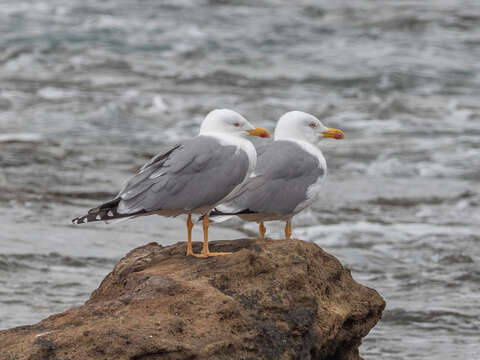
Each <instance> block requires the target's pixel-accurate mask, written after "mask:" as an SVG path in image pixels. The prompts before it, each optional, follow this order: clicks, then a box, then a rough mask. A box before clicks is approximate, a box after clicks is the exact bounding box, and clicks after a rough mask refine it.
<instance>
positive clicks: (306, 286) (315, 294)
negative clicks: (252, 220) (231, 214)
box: [0, 239, 385, 360]
mask: <svg viewBox="0 0 480 360" xmlns="http://www.w3.org/2000/svg"><path fill="white" fill-rule="evenodd" d="M194 249H195V251H197V252H199V251H200V244H194ZM210 249H211V251H233V252H234V254H232V255H228V256H219V257H212V258H208V259H197V258H193V257H185V256H184V253H185V243H179V244H176V245H173V246H169V247H162V246H160V245H158V244H156V243H150V244H148V245H145V246H142V247H139V248H137V249H135V250H133V251H131V252H130V253H129V254H127V256H125V257H124V258H123V259H122V260H120V262H119V263H118V264H117V265H116V266H115V268H114V269H113V271H112V272H111V273H110V274H108V275H107V277H106V278H105V279H104V280H103V281H102V283H101V285H100V287H99V288H98V289H97V290H95V291H94V292H93V294H92V295H91V297H90V299H89V300H88V301H87V302H86V303H85V305H83V306H80V307H76V308H73V309H70V310H68V311H65V312H64V313H61V314H58V315H53V316H50V317H49V318H47V319H45V320H43V321H41V322H39V323H37V324H35V325H31V326H22V327H17V328H13V329H9V330H5V331H0V359H2V360H20V359H29V360H41V359H42V360H43V359H52V360H53V359H58V360H60V359H65V360H67V359H68V360H86V359H115V360H122V359H129V360H140V359H141V360H156V359H345V360H353V359H360V356H359V353H358V346H359V345H360V343H361V339H362V338H363V337H364V336H365V335H367V334H368V332H369V331H370V329H371V328H372V327H373V326H374V325H375V324H376V323H377V322H378V320H379V319H380V317H381V314H382V311H383V308H384V307H385V302H384V301H383V299H382V298H381V297H380V296H379V295H378V293H377V292H376V291H375V290H373V289H369V288H367V287H364V286H362V285H360V284H358V283H357V282H355V281H354V280H353V279H352V277H351V275H350V272H349V270H347V269H346V268H344V267H343V266H342V265H341V264H340V262H339V261H338V260H337V259H336V258H334V257H333V256H331V255H329V254H327V253H326V252H324V251H323V250H322V249H321V248H319V247H318V246H317V245H315V244H313V243H309V242H304V241H300V240H289V241H287V240H270V239H266V240H254V239H241V240H235V241H217V242H212V243H211V245H210Z"/></svg>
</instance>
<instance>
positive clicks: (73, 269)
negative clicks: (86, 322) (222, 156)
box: [0, 0, 480, 360]
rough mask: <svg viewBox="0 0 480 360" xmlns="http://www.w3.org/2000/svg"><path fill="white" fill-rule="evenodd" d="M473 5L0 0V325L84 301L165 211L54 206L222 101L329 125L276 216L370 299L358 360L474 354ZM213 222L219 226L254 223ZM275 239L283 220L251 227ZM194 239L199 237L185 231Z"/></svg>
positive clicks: (183, 133) (476, 43) (478, 166)
mask: <svg viewBox="0 0 480 360" xmlns="http://www.w3.org/2000/svg"><path fill="white" fill-rule="evenodd" d="M479 58H480V2H478V1H475V0H471V1H450V0H437V1H428V2H424V1H420V0H418V1H409V0H407V1H393V0H391V1H385V0H357V1H350V2H349V1H326V0H324V1H296V2H288V1H274V0H271V1H269V0H262V1H256V2H249V1H228V0H225V1H221V0H218V1H201V0H171V1H154V0H144V1H124V0H115V1H113V0H105V1H101V2H99V1H92V0H82V1H80V0H70V1H60V0H49V1H34V2H32V1H26V0H15V1H13V0H3V1H1V2H0V167H1V171H0V222H1V226H0V328H1V329H3V328H8V327H13V326H18V325H23V324H28V323H33V322H36V321H39V320H40V319H42V318H44V317H45V316H47V315H50V314H52V313H55V312H60V311H63V310H66V309H67V308H69V307H71V306H74V305H79V304H81V303H83V301H85V300H86V299H87V298H88V296H89V294H90V292H91V291H93V290H94V289H95V288H96V287H97V286H98V284H99V282H100V281H101V279H102V278H103V277H104V276H105V275H106V274H107V272H108V271H109V270H110V269H111V268H112V266H113V265H114V263H115V262H116V261H117V260H118V259H119V258H120V257H121V256H123V255H124V254H125V253H126V252H128V251H129V250H130V249H132V248H133V247H136V246H139V245H142V244H145V243H147V242H150V241H157V242H159V243H161V244H170V243H174V242H177V241H184V240H185V236H186V234H185V226H184V219H183V218H177V219H165V218H161V217H148V218H142V219H136V220H134V221H126V222H123V223H120V224H118V225H115V226H112V225H104V224H89V225H88V226H73V225H71V224H70V219H71V218H72V217H74V216H77V215H81V214H82V213H83V212H84V211H85V210H86V209H88V208H90V207H92V206H94V205H96V204H97V203H98V202H99V201H102V200H105V199H108V198H109V197H110V196H112V195H113V194H114V193H116V191H117V190H118V189H119V187H120V186H121V185H122V183H123V181H124V180H125V179H126V178H127V177H129V176H130V175H132V174H133V173H134V171H136V170H137V169H138V168H139V167H140V166H141V165H142V164H143V163H144V162H145V161H146V160H147V159H148V158H149V157H150V156H152V155H154V154H155V153H157V152H159V151H161V150H163V149H165V148H166V147H167V146H169V145H171V144H174V143H175V141H177V140H178V139H182V138H186V137H190V136H193V135H195V134H196V133H197V131H198V125H199V123H200V121H201V120H202V118H203V117H204V116H205V114H206V113H207V112H208V111H210V110H211V109H214V108H218V107H227V108H232V109H234V110H237V111H239V112H240V113H242V114H243V115H245V116H246V117H247V118H248V119H249V120H250V121H251V122H252V123H254V124H256V125H260V126H265V127H268V128H270V129H271V128H273V126H274V124H275V122H276V120H277V119H278V117H279V116H280V115H281V114H282V113H283V112H285V111H288V110H292V109H298V110H304V111H308V112H311V113H313V114H316V115H317V116H318V117H319V118H320V119H321V120H322V121H323V122H324V123H325V124H327V125H328V126H331V127H338V128H340V129H342V130H344V131H345V133H346V136H347V138H346V140H345V141H333V140H331V141H328V140H326V141H323V142H322V143H321V147H322V149H323V151H324V153H325V156H326V158H327V162H328V165H329V178H328V181H327V184H326V186H325V187H324V194H323V195H322V197H321V199H320V201H319V202H318V203H317V204H316V205H315V206H314V208H313V209H312V211H311V212H309V213H305V214H302V215H300V216H298V218H297V219H296V220H295V222H294V236H296V237H298V238H302V239H306V240H310V241H314V242H316V243H317V244H319V245H320V246H322V247H323V248H324V249H325V250H327V251H329V252H331V253H332V254H334V255H336V256H337V257H339V258H340V259H341V261H342V262H343V263H344V264H346V265H347V266H348V267H349V268H351V269H352V274H353V276H354V278H355V279H356V280H357V281H359V282H361V283H363V284H366V285H368V286H371V287H373V288H375V289H377V290H378V291H379V292H380V293H381V294H382V295H383V296H384V297H385V299H386V301H387V303H388V305H387V309H386V310H385V313H384V318H383V320H382V321H381V322H380V323H379V324H378V326H377V327H375V329H374V330H373V331H372V332H371V333H370V334H369V336H368V337H367V338H366V339H365V341H364V344H363V345H362V347H361V352H362V355H363V356H364V357H365V358H366V359H405V358H409V359H424V360H425V359H436V360H437V359H473V358H476V357H478V353H479V352H480V340H479V334H480V308H479V302H480V268H479V263H480V247H479V242H480V211H479V210H480V185H479V182H480V102H479V95H480V75H479V74H480V72H479V70H480V63H479ZM227 225H228V226H218V225H217V226H214V227H213V229H212V232H211V238H212V239H222V238H232V239H233V238H238V237H242V236H245V234H244V231H250V230H256V226H255V225H254V224H247V225H241V224H236V223H234V224H230V225H229V224H227ZM268 226H269V231H270V235H271V236H273V237H280V236H281V233H282V232H281V230H282V224H274V223H273V224H269V225H268ZM194 237H195V238H196V239H197V240H200V239H201V232H200V227H199V226H198V227H197V229H196V230H195V233H194Z"/></svg>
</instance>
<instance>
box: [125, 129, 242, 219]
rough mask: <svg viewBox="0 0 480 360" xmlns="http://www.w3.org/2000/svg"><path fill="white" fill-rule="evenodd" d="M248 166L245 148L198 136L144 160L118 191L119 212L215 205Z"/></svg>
mask: <svg viewBox="0 0 480 360" xmlns="http://www.w3.org/2000/svg"><path fill="white" fill-rule="evenodd" d="M154 160H155V161H154ZM248 167H249V161H248V156H247V154H246V153H245V152H244V151H238V150H237V148H236V147H235V146H223V145H220V143H219V142H218V140H217V139H215V138H213V137H209V136H197V137H195V138H193V139H189V140H186V141H184V142H182V143H180V144H179V145H177V146H176V147H174V148H173V149H172V150H170V151H169V152H168V153H166V154H163V155H160V156H156V157H155V158H154V159H152V160H151V161H150V162H149V163H147V165H145V166H144V167H143V168H142V170H141V171H140V172H139V173H138V174H137V175H135V176H134V177H133V178H132V179H131V180H130V181H129V182H128V183H127V184H126V185H125V187H124V188H123V189H122V191H121V192H120V193H119V197H120V199H121V200H120V203H119V205H118V212H119V213H122V214H128V213H132V212H138V211H146V212H150V211H155V210H163V209H178V210H184V211H189V210H193V209H197V208H200V207H204V206H211V205H215V204H217V203H218V202H219V201H220V200H222V199H223V198H224V197H225V196H227V195H228V194H229V193H230V192H231V191H232V190H233V189H234V188H235V187H236V186H237V185H239V184H240V183H241V182H242V181H243V179H244V177H245V175H246V174H247V171H248Z"/></svg>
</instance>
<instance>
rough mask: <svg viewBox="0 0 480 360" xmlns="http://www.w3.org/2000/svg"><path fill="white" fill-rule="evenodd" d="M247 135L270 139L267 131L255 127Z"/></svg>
mask: <svg viewBox="0 0 480 360" xmlns="http://www.w3.org/2000/svg"><path fill="white" fill-rule="evenodd" d="M248 135H250V136H260V137H262V138H268V137H270V133H269V132H268V130H267V129H264V128H260V127H256V128H255V129H253V130H250V131H249V132H248Z"/></svg>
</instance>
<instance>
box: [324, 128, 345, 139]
mask: <svg viewBox="0 0 480 360" xmlns="http://www.w3.org/2000/svg"><path fill="white" fill-rule="evenodd" d="M323 137H325V138H334V139H337V140H341V139H344V138H345V134H344V133H343V131H342V130H338V129H334V128H330V129H328V130H327V131H324V132H323Z"/></svg>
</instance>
